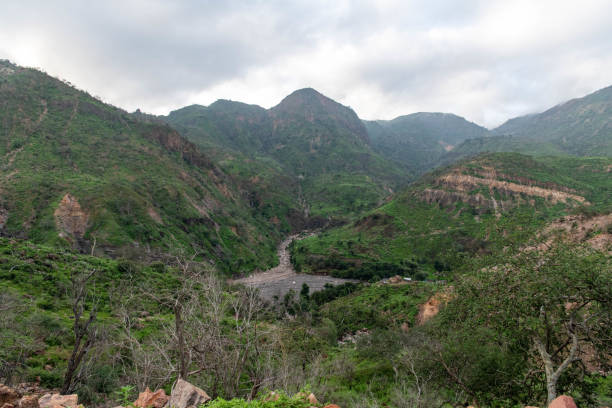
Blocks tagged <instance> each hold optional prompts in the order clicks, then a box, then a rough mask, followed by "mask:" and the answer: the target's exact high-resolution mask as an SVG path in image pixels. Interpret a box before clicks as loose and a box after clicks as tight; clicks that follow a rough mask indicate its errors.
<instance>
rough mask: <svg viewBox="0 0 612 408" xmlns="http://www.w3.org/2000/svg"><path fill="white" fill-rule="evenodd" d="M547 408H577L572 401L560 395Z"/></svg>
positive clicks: (568, 397)
mask: <svg viewBox="0 0 612 408" xmlns="http://www.w3.org/2000/svg"><path fill="white" fill-rule="evenodd" d="M548 408H577V407H576V403H575V402H574V399H573V398H572V397H570V396H567V395H561V396H559V397H557V398H555V399H554V400H552V402H551V403H550V405H549V406H548Z"/></svg>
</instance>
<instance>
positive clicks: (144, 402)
mask: <svg viewBox="0 0 612 408" xmlns="http://www.w3.org/2000/svg"><path fill="white" fill-rule="evenodd" d="M168 399H169V397H168V396H167V395H166V392H165V391H164V390H161V389H160V390H157V391H155V392H152V391H151V390H150V389H149V387H147V389H146V390H144V391H143V392H141V393H140V394H138V399H137V400H136V401H134V404H133V405H134V406H135V407H140V408H147V407H153V408H162V407H163V406H164V405H166V403H167V402H168Z"/></svg>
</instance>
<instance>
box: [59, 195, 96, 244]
mask: <svg viewBox="0 0 612 408" xmlns="http://www.w3.org/2000/svg"><path fill="white" fill-rule="evenodd" d="M53 215H54V216H55V225H56V226H57V229H58V230H59V235H60V237H62V238H69V237H74V238H82V237H83V235H85V231H86V230H87V222H88V220H89V215H88V214H87V213H86V212H85V211H83V209H82V208H81V205H80V204H79V202H78V201H77V199H76V198H75V197H74V196H73V195H71V194H70V193H66V195H65V196H64V197H63V198H62V200H61V201H60V203H59V205H58V207H57V209H56V210H55V212H54V213H53Z"/></svg>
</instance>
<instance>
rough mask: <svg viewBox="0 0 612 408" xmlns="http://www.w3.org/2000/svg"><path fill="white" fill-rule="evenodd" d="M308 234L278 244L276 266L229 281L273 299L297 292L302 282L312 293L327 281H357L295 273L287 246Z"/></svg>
mask: <svg viewBox="0 0 612 408" xmlns="http://www.w3.org/2000/svg"><path fill="white" fill-rule="evenodd" d="M310 235H313V234H312V233H310V234H307V235H304V234H297V235H291V236H289V237H287V238H286V239H285V240H284V241H283V242H281V243H280V245H279V246H278V259H279V264H278V266H275V267H274V268H272V269H268V270H267V271H264V272H258V273H255V274H253V275H250V276H248V277H246V278H242V279H236V280H234V281H231V283H234V284H242V285H245V286H250V287H255V288H258V289H259V292H260V295H261V297H262V298H264V299H266V300H273V299H274V298H275V297H276V296H277V297H278V299H282V298H283V297H284V296H285V294H287V293H288V292H289V291H290V290H293V291H294V292H295V293H299V292H300V290H301V289H302V284H304V283H306V284H307V285H308V287H309V288H310V293H312V292H316V291H319V290H321V289H323V287H324V286H325V284H327V283H329V284H332V285H340V284H343V283H346V282H357V281H355V280H351V279H341V278H334V277H331V276H323V275H308V274H305V273H297V272H296V271H295V270H294V269H293V265H291V258H290V254H289V250H288V247H289V245H290V244H291V242H293V240H294V239H298V238H305V237H307V236H310Z"/></svg>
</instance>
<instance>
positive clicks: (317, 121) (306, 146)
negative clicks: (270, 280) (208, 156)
mask: <svg viewBox="0 0 612 408" xmlns="http://www.w3.org/2000/svg"><path fill="white" fill-rule="evenodd" d="M163 119H164V120H165V121H167V122H168V123H169V124H170V125H172V126H173V127H175V128H176V129H177V130H178V131H179V132H181V134H182V135H184V136H185V137H186V138H188V139H189V140H191V141H192V142H194V143H196V144H197V145H199V146H201V147H202V148H204V149H206V150H207V151H212V152H213V153H212V154H214V155H218V156H217V157H219V158H220V160H219V163H220V165H221V167H222V168H223V169H224V170H226V171H227V172H229V173H230V174H232V175H234V176H235V177H236V178H237V180H238V181H239V182H240V183H241V185H243V186H244V187H245V188H247V186H248V188H250V189H252V191H253V195H255V196H262V201H264V202H266V203H268V202H273V203H275V204H276V203H277V202H279V203H280V205H279V206H278V207H277V206H276V205H275V211H276V212H277V214H276V215H277V216H278V218H279V219H287V218H288V219H289V221H288V222H289V223H290V224H291V223H292V222H291V220H292V219H295V218H296V217H298V214H305V216H306V218H309V217H310V218H314V219H315V220H314V225H315V226H316V225H320V224H321V221H316V219H317V218H318V219H320V220H323V219H324V218H327V217H329V216H332V217H339V218H346V217H350V216H351V215H354V214H358V213H359V212H361V211H363V210H366V209H371V208H373V207H374V206H375V205H377V204H378V203H379V202H380V200H381V199H383V198H384V197H386V196H387V195H389V193H390V190H391V189H395V188H396V187H397V186H400V185H402V184H404V183H406V182H407V181H409V179H410V175H409V174H406V173H405V172H403V171H402V170H400V168H399V167H398V166H397V165H395V164H393V163H391V162H387V161H386V160H385V159H384V158H383V157H381V156H379V155H378V154H376V153H374V151H372V149H371V147H370V146H369V143H368V135H367V131H366V129H365V127H364V125H363V124H362V123H361V121H360V120H359V118H358V117H357V115H356V114H355V112H353V111H352V110H351V109H350V108H348V107H345V106H342V105H340V104H338V103H336V102H334V101H332V100H331V99H329V98H326V97H325V96H323V95H321V94H319V93H318V92H316V91H315V90H313V89H303V90H299V91H296V92H294V93H293V94H291V95H289V96H287V97H286V98H285V99H284V100H283V101H282V102H281V103H280V104H279V105H277V106H275V107H274V108H272V109H269V110H265V109H263V108H260V107H258V106H253V105H246V104H242V103H239V102H231V101H217V102H215V103H213V104H212V105H210V106H209V107H203V106H189V107H186V108H182V109H179V110H177V111H174V112H171V113H170V115H169V116H167V117H165V118H163ZM254 175H256V176H255V177H254ZM271 194H273V197H272V196H271ZM275 198H280V200H275ZM302 217H304V215H302ZM321 217H324V218H321ZM302 222H304V221H302ZM293 224H296V221H295V220H294V221H293Z"/></svg>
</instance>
